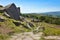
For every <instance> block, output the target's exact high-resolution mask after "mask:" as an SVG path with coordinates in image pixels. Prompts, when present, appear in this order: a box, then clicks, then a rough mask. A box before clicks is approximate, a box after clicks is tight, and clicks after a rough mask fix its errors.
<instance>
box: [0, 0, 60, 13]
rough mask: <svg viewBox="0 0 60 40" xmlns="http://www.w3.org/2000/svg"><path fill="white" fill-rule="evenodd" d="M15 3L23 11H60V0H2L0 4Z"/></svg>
mask: <svg viewBox="0 0 60 40" xmlns="http://www.w3.org/2000/svg"><path fill="white" fill-rule="evenodd" d="M10 3H15V4H16V5H17V6H18V7H21V12H22V13H41V12H51V11H60V0H0V5H4V6H5V5H8V4H10Z"/></svg>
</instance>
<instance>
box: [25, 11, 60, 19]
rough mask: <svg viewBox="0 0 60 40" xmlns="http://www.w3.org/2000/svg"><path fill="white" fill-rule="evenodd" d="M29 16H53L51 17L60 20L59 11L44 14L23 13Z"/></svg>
mask: <svg viewBox="0 0 60 40" xmlns="http://www.w3.org/2000/svg"><path fill="white" fill-rule="evenodd" d="M24 14H29V15H43V16H53V17H59V18H60V11H55V12H45V13H24Z"/></svg>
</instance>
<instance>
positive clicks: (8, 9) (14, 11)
mask: <svg viewBox="0 0 60 40" xmlns="http://www.w3.org/2000/svg"><path fill="white" fill-rule="evenodd" d="M0 11H1V12H4V14H5V15H6V16H9V17H10V18H12V19H15V20H20V17H19V16H20V14H19V13H20V8H19V7H16V6H15V4H14V3H12V4H9V5H7V6H5V7H2V8H0Z"/></svg>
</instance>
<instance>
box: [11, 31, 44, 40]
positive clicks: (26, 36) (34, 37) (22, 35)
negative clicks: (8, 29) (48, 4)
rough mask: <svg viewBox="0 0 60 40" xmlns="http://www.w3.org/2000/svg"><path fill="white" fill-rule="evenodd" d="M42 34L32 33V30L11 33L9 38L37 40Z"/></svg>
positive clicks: (14, 39) (13, 39)
mask: <svg viewBox="0 0 60 40" xmlns="http://www.w3.org/2000/svg"><path fill="white" fill-rule="evenodd" d="M42 34H43V33H42V32H39V33H36V34H34V33H33V32H24V33H20V34H15V35H13V36H12V37H11V38H10V40H39V39H40V38H41V36H42Z"/></svg>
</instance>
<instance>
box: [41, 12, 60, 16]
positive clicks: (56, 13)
mask: <svg viewBox="0 0 60 40" xmlns="http://www.w3.org/2000/svg"><path fill="white" fill-rule="evenodd" d="M41 14H42V13H41ZM43 14H45V15H55V16H60V11H56V12H46V13H43Z"/></svg>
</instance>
